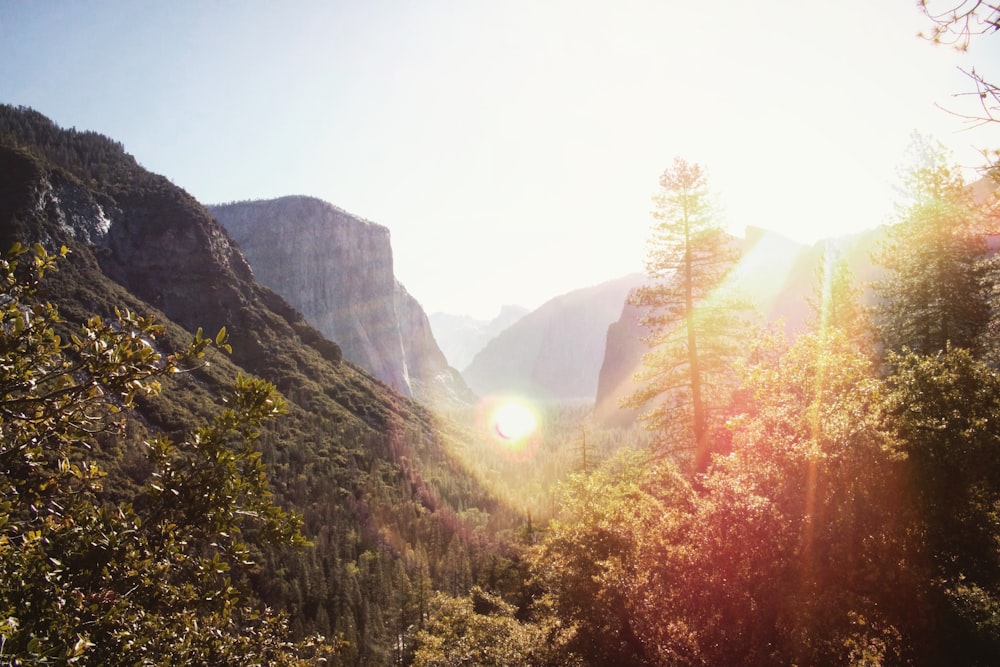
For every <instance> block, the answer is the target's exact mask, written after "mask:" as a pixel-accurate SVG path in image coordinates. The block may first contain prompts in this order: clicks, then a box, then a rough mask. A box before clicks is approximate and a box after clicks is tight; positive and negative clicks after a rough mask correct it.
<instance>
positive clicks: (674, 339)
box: [626, 157, 741, 472]
mask: <svg viewBox="0 0 1000 667" xmlns="http://www.w3.org/2000/svg"><path fill="white" fill-rule="evenodd" d="M660 187H661V189H660V191H659V192H658V193H657V194H656V195H655V196H654V198H653V200H654V202H655V203H656V209H655V211H654V212H653V217H654V218H655V220H656V223H655V225H654V226H653V233H652V236H651V238H650V240H649V243H648V254H647V259H646V271H647V273H648V274H649V276H650V277H651V278H652V279H653V284H652V285H650V286H648V287H644V288H640V289H638V290H636V291H635V292H634V293H633V294H632V297H631V300H632V303H634V304H635V305H638V306H643V307H645V308H646V314H645V316H644V318H643V324H644V325H646V327H647V328H648V329H649V330H650V331H651V332H652V333H651V335H650V336H649V337H648V339H647V341H646V342H647V344H648V345H649V346H650V348H651V349H650V351H649V352H648V353H647V354H646V355H645V357H644V358H643V364H644V369H643V370H642V371H640V372H639V374H638V379H639V380H641V381H645V386H644V387H642V388H641V389H640V390H638V391H637V392H636V393H634V394H633V395H632V396H630V397H629V398H628V399H627V401H626V405H628V406H631V407H639V406H643V405H650V406H651V409H650V411H649V412H648V413H647V414H646V415H645V416H644V419H645V421H646V423H647V426H648V427H649V428H650V429H652V430H654V431H656V432H657V433H658V434H659V435H660V437H659V438H658V442H657V443H656V444H657V446H659V447H662V448H665V449H667V450H669V451H672V452H679V451H685V450H688V451H693V452H694V458H693V463H694V469H695V471H696V472H700V471H704V470H705V468H706V467H707V465H708V462H709V458H710V455H711V441H712V438H711V433H712V430H713V427H714V422H713V416H714V415H715V414H717V412H718V410H717V409H718V408H719V407H720V406H724V405H725V404H726V403H727V402H728V394H729V388H730V385H729V383H728V382H727V378H731V377H732V376H731V369H732V361H733V359H734V357H735V356H736V354H735V352H736V350H737V347H736V343H735V337H736V334H737V333H738V332H739V331H740V329H741V327H740V326H739V321H738V320H739V317H738V315H739V310H740V309H741V305H740V304H739V303H738V302H737V301H736V300H735V299H733V298H731V297H730V296H728V295H727V294H726V293H725V290H724V289H723V281H724V279H725V277H726V275H727V274H728V273H729V271H730V270H731V269H732V268H733V267H734V266H735V264H736V261H737V260H738V258H739V253H738V251H737V249H736V247H735V244H734V242H733V239H732V238H731V237H730V236H729V235H728V234H726V232H725V231H724V230H723V228H722V226H721V225H720V224H719V221H718V215H717V213H716V209H715V207H714V206H713V202H712V199H711V196H710V192H709V189H708V182H707V178H706V176H705V172H704V170H703V169H702V168H701V167H700V166H699V165H698V164H690V163H688V162H686V161H685V160H683V159H681V158H679V157H678V158H675V159H674V163H673V165H672V166H671V167H669V168H668V169H666V170H665V171H664V172H663V175H662V176H661V177H660Z"/></svg>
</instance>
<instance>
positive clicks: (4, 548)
mask: <svg viewBox="0 0 1000 667" xmlns="http://www.w3.org/2000/svg"><path fill="white" fill-rule="evenodd" d="M65 253H66V250H65V248H63V249H62V251H61V253H60V256H61V255H64V254H65ZM57 259H58V257H57V256H53V255H50V254H48V253H47V252H46V251H45V250H44V249H43V248H42V247H41V246H37V245H36V246H35V247H34V248H32V249H31V250H29V249H27V248H24V247H22V246H20V245H15V246H14V247H13V248H12V249H11V251H9V252H8V253H7V255H6V256H5V257H4V258H3V259H2V260H0V655H2V656H3V658H4V660H5V661H7V662H9V664H71V663H72V664H100V665H119V664H121V665H125V664H128V665H136V664H143V665H147V664H148V665H152V664H219V665H244V664H262V663H267V664H301V663H300V660H299V659H298V658H297V657H296V655H295V651H294V650H293V648H294V647H292V645H290V644H288V643H287V640H286V638H285V635H286V630H285V623H284V620H283V619H282V618H281V617H278V616H275V615H273V614H271V613H270V612H268V611H266V610H264V609H261V608H258V607H257V606H256V605H254V604H253V603H252V602H251V601H250V600H249V599H248V598H247V596H246V595H245V593H244V592H243V590H242V585H241V580H242V578H243V575H245V573H246V571H247V570H248V568H249V567H250V566H251V565H252V561H251V553H252V552H253V550H255V549H259V548H261V547H263V546H266V545H269V544H282V543H283V544H292V545H302V544H303V543H304V539H303V537H302V535H301V533H300V532H299V520H298V517H297V516H295V515H293V514H289V513H287V512H285V511H283V510H281V509H280V508H279V507H278V506H276V505H275V504H274V502H273V500H272V498H271V495H270V492H269V491H268V487H267V479H266V474H265V470H264V467H263V465H262V463H261V460H260V455H259V454H258V453H257V452H256V451H255V450H254V448H253V446H252V445H253V440H254V438H256V436H257V433H258V429H259V427H260V425H261V424H262V423H263V421H264V420H266V419H270V418H272V417H274V416H276V415H278V414H280V413H281V412H282V411H283V409H284V404H283V401H282V399H281V398H280V396H278V395H277V394H276V393H275V391H274V387H273V386H272V385H270V384H269V383H267V382H265V381H263V380H257V379H252V378H244V377H239V378H237V380H236V384H235V388H234V391H233V394H232V396H231V397H230V399H229V400H228V407H227V408H226V409H225V410H223V411H222V412H220V413H219V414H218V415H216V417H215V418H214V419H213V420H212V421H211V422H210V423H208V424H207V425H204V426H201V427H199V428H197V429H195V430H194V431H193V433H191V434H190V435H189V436H188V437H187V438H185V439H184V440H182V441H178V442H175V441H173V440H171V439H170V438H167V437H166V436H163V435H158V436H154V437H151V438H150V439H149V440H148V441H147V442H146V443H145V447H146V451H147V460H148V463H147V466H146V468H145V471H146V476H145V478H144V479H140V480H137V481H138V484H137V485H136V486H135V487H133V488H132V489H129V488H128V487H124V488H123V483H122V480H114V484H112V480H111V479H110V478H109V477H108V476H107V475H106V473H105V471H104V470H103V469H102V467H101V465H100V464H99V462H98V461H99V454H100V453H101V451H102V449H103V447H105V446H107V445H108V443H109V442H113V441H118V442H119V443H120V444H122V446H129V445H131V446H136V445H137V444H138V443H134V442H128V441H126V440H125V439H124V438H125V433H126V426H127V424H128V420H129V419H130V414H129V410H130V409H131V408H132V407H133V406H134V404H135V402H136V399H137V398H138V397H139V396H144V397H149V396H155V395H156V394H158V393H159V392H160V389H161V387H160V383H159V380H160V379H161V378H163V377H165V376H167V375H170V374H173V373H177V372H180V371H182V370H184V369H185V368H187V367H190V366H191V365H193V364H194V363H196V360H198V359H199V358H200V357H202V356H203V355H204V354H205V352H206V351H207V350H208V349H209V347H210V346H212V344H213V342H214V344H215V345H216V346H217V347H222V348H226V347H228V346H227V343H226V333H225V330H222V331H220V332H219V335H218V336H217V337H216V338H215V340H214V341H212V340H209V339H206V338H204V337H202V334H201V332H200V331H199V332H198V333H197V334H196V335H195V337H194V339H193V340H192V341H191V343H190V344H189V345H188V346H187V347H186V348H185V349H183V350H181V351H179V352H177V353H175V354H165V353H163V352H161V351H159V350H158V349H157V348H158V346H159V345H160V344H161V343H160V341H159V340H158V337H159V336H160V335H161V334H162V333H163V328H162V327H161V326H159V325H156V324H155V323H154V322H153V321H152V320H151V319H150V318H144V317H139V316H137V315H135V314H133V313H130V312H118V313H117V317H116V318H114V319H112V320H109V321H105V320H103V319H102V318H99V317H93V318H91V319H90V320H89V321H87V322H86V323H85V324H84V325H82V326H80V327H79V328H77V329H76V330H73V329H72V327H70V325H69V324H68V323H66V322H64V321H63V320H62V318H61V317H60V316H59V312H58V310H57V309H56V308H55V307H54V306H53V305H51V304H49V303H46V302H44V301H42V300H41V298H40V291H39V289H40V288H39V284H40V283H39V281H40V280H41V279H42V277H43V276H44V274H45V273H46V272H47V271H50V270H54V269H55V268H56V262H57ZM106 484H107V487H108V488H105V485H106ZM112 486H114V487H115V488H111V487H112Z"/></svg>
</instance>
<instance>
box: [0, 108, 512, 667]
mask: <svg viewBox="0 0 1000 667" xmlns="http://www.w3.org/2000/svg"><path fill="white" fill-rule="evenodd" d="M376 231H377V230H376ZM383 236H385V237H386V243H387V235H386V234H383ZM15 241H17V242H21V243H34V242H39V243H41V244H43V245H44V246H45V247H47V248H49V249H50V250H54V249H58V248H59V247H60V246H61V245H66V246H67V248H68V250H69V254H68V256H67V257H66V258H65V260H63V261H61V262H60V263H59V265H58V270H55V271H50V272H47V273H46V275H45V280H44V285H43V289H44V298H45V300H46V301H48V302H50V303H52V304H54V305H56V306H57V307H58V309H59V312H60V315H61V316H62V317H63V318H64V319H65V324H66V327H68V328H71V329H72V328H74V327H75V326H76V325H78V324H80V323H81V322H83V321H85V320H86V319H87V318H89V317H91V316H92V315H100V316H101V317H103V318H106V319H110V320H113V319H114V318H115V314H114V313H115V310H116V309H128V310H130V311H132V312H135V313H138V314H141V315H150V316H152V317H153V318H154V319H155V320H156V322H157V323H158V324H162V325H163V327H164V329H163V332H162V334H161V335H158V336H157V338H156V340H155V341H154V343H153V344H154V345H155V346H156V347H157V348H159V351H162V352H164V353H169V352H171V351H174V350H177V349H179V348H182V347H183V346H184V345H186V343H187V342H188V341H189V340H190V339H191V336H192V334H193V333H194V332H195V331H196V330H197V329H199V328H203V329H204V331H205V333H207V334H208V335H209V336H214V334H215V332H216V331H217V330H218V329H219V328H220V327H222V326H225V327H226V329H227V331H228V332H229V342H230V343H231V345H232V348H233V349H232V354H231V355H229V354H223V353H221V352H218V351H213V352H211V353H210V354H209V355H208V356H206V358H205V360H204V361H205V363H203V364H198V365H196V366H194V367H192V368H190V369H188V370H187V372H184V373H177V374H175V375H173V376H170V377H166V378H164V379H163V384H164V388H165V390H164V392H163V394H162V395H160V396H140V398H139V399H138V405H137V409H136V410H134V411H130V412H128V413H127V422H126V423H127V428H124V429H122V431H121V432H118V431H115V432H114V433H106V434H102V438H101V440H100V442H99V443H98V444H99V445H100V447H99V448H95V449H94V451H93V456H94V457H95V458H97V460H98V461H99V463H100V464H101V466H102V468H104V470H105V472H107V476H106V477H103V478H102V485H104V487H105V489H106V491H107V497H106V498H104V500H107V501H108V502H109V503H110V502H119V501H124V502H128V501H131V499H132V498H137V500H138V501H140V502H141V501H142V497H141V495H140V496H136V495H135V494H136V493H139V490H137V488H136V486H137V480H138V479H142V478H143V477H144V476H145V475H147V474H148V472H149V470H150V467H149V466H150V465H152V464H151V463H150V461H149V460H148V459H147V450H149V449H150V448H149V447H147V446H146V445H145V444H144V443H145V442H148V441H149V439H150V438H151V436H152V435H155V434H157V433H166V434H168V435H171V436H174V435H181V436H182V435H184V434H190V433H191V431H192V430H193V429H194V428H195V427H196V426H197V425H199V424H204V423H206V422H207V420H208V419H209V418H210V417H211V415H214V414H219V413H220V412H221V411H223V410H224V409H226V408H227V407H229V403H228V401H229V400H230V399H229V398H228V397H229V396H230V395H231V391H230V389H231V387H232V384H233V380H234V378H235V377H236V376H237V375H238V374H241V375H254V376H260V377H263V378H265V379H267V380H269V381H270V382H273V383H274V384H275V385H276V386H277V388H278V390H279V391H280V392H281V393H282V394H283V395H284V397H285V399H286V401H287V408H288V411H287V413H286V414H284V415H282V417H281V418H280V419H278V420H276V421H275V422H273V423H271V422H269V423H267V424H265V425H263V426H262V427H261V428H260V431H259V434H257V435H258V436H259V437H257V438H256V439H255V440H254V444H255V448H256V449H258V450H259V451H260V458H259V459H258V458H252V459H250V461H251V462H252V466H254V467H253V468H249V469H248V472H247V474H250V472H253V474H258V473H259V474H267V476H268V478H269V480H270V482H271V490H272V491H273V493H274V496H275V498H276V500H277V501H278V502H279V503H280V504H281V505H282V506H283V507H286V508H288V509H291V510H295V511H297V512H299V513H300V514H301V515H302V519H303V529H304V532H305V534H306V536H307V537H308V538H309V539H310V540H311V541H312V543H313V544H312V546H310V547H309V548H307V549H305V550H302V551H295V550H281V551H280V552H278V551H273V552H272V551H269V550H268V551H264V552H262V553H255V554H254V560H255V561H257V567H256V569H255V571H254V574H253V577H251V580H248V581H240V582H236V581H234V585H238V586H240V587H241V588H242V587H243V586H244V585H245V586H247V587H252V588H253V590H254V594H255V595H256V596H257V597H259V599H260V602H261V604H262V605H267V606H268V607H270V608H272V609H275V610H280V611H281V612H283V613H286V614H288V617H289V619H290V623H291V624H292V625H293V627H296V628H298V632H300V633H301V634H302V635H303V636H307V635H312V634H314V633H315V634H321V635H324V636H327V637H337V638H339V642H340V643H339V646H338V649H337V650H338V658H340V659H342V661H343V664H358V665H369V664H389V662H390V661H389V659H388V658H387V657H386V658H385V659H381V657H380V656H389V655H392V651H393V650H395V647H396V646H397V643H396V642H398V638H399V637H400V636H402V633H403V632H404V629H405V628H407V627H414V626H415V624H417V623H418V622H420V618H419V617H418V616H419V614H418V612H416V611H414V612H413V613H410V614H407V615H405V616H400V617H399V623H400V626H399V629H397V628H396V626H394V625H391V624H390V623H386V624H384V625H383V624H381V623H371V622H370V619H371V618H372V617H373V614H376V615H378V617H379V618H383V617H384V618H390V613H389V611H388V609H389V607H387V606H385V605H387V604H388V603H387V602H385V601H387V600H394V599H397V598H398V596H400V595H403V594H404V593H403V592H404V591H411V590H416V589H417V587H418V586H422V587H424V589H427V588H428V587H433V588H443V587H444V585H445V583H444V582H445V579H444V577H446V576H449V575H447V574H445V572H446V571H445V570H441V574H440V575H439V574H438V573H437V572H434V571H432V572H430V573H428V571H427V568H426V566H424V568H423V569H420V568H419V567H418V566H417V565H413V566H412V567H411V565H410V564H409V562H408V561H407V560H405V559H403V558H402V557H401V555H402V554H407V553H421V554H426V558H427V559H428V560H430V561H431V562H434V563H442V562H445V558H446V557H445V549H447V550H448V552H447V553H448V554H450V555H449V556H448V558H453V559H456V562H459V563H465V565H466V568H467V569H466V572H467V573H469V572H470V571H469V569H468V568H469V563H470V562H471V563H486V562H493V561H488V559H487V558H486V557H485V556H483V557H481V555H480V553H481V552H483V553H485V550H486V549H487V548H488V547H487V542H485V541H483V540H481V539H479V538H478V536H477V537H476V538H474V539H473V538H472V537H471V536H472V535H473V530H472V524H471V522H467V521H466V519H465V518H464V512H465V510H469V511H470V515H474V516H476V517H480V516H490V517H491V520H494V518H497V520H499V521H501V522H504V524H503V525H510V524H511V523H512V521H513V518H512V517H513V514H512V513H511V512H510V511H509V510H508V509H507V508H506V506H503V505H502V504H501V503H499V502H498V501H497V500H496V499H495V498H494V497H493V496H492V495H491V494H490V493H489V492H488V491H487V490H486V489H485V488H484V487H481V486H480V485H479V483H478V482H477V481H476V480H475V479H474V478H472V477H471V476H469V475H468V473H467V472H466V470H465V468H464V467H463V466H462V462H461V461H460V460H459V459H457V458H456V457H455V456H453V454H452V451H453V448H455V447H457V446H459V442H458V441H457V438H459V437H460V436H461V435H462V433H461V432H460V431H458V430H453V431H451V432H443V431H440V430H439V429H438V426H437V425H438V423H439V420H438V419H437V418H436V417H435V416H434V415H432V414H431V413H430V412H429V411H428V410H427V409H426V408H425V407H424V406H422V405H420V404H418V403H416V402H414V401H412V400H410V399H408V398H406V397H404V396H401V395H400V394H399V393H397V392H395V391H392V390H391V389H389V388H388V387H386V386H385V385H384V384H383V383H381V382H378V381H377V380H376V379H375V378H373V377H372V375H371V374H370V373H369V372H368V371H366V370H365V369H362V368H360V367H358V366H357V365H355V364H353V363H351V362H350V361H349V360H346V359H343V358H342V357H341V353H340V349H339V347H338V346H337V345H336V344H335V343H333V342H332V341H330V340H328V339H327V338H325V337H324V336H323V335H322V334H321V333H320V332H319V331H317V330H316V329H315V328H314V327H313V326H311V325H310V324H309V323H308V322H306V321H305V319H304V318H303V316H302V315H301V313H299V312H298V311H297V310H296V309H295V308H293V307H292V306H290V305H289V304H288V303H287V302H286V301H285V300H283V299H282V298H281V297H280V296H279V295H278V294H276V293H275V292H274V291H273V290H271V289H270V288H268V287H266V286H264V285H261V284H260V283H259V282H257V281H255V280H254V277H253V273H252V271H251V268H250V265H249V264H248V263H247V261H246V260H245V258H244V255H243V254H242V253H241V252H240V249H239V248H238V247H237V245H236V244H235V243H234V241H233V239H232V238H231V237H230V235H229V234H228V233H227V232H226V230H225V229H224V228H223V227H221V226H220V225H219V224H218V222H217V221H216V220H215V219H213V217H212V216H211V215H210V214H209V213H208V212H207V211H206V210H205V208H204V207H203V206H202V205H201V204H200V203H199V202H197V201H196V200H195V199H194V198H193V197H191V196H190V195H189V194H188V193H186V192H184V191H183V190H182V189H180V188H178V187H176V186H175V185H173V184H172V183H171V182H170V181H169V180H168V179H167V178H165V177H163V176H159V175H156V174H152V173H150V172H148V171H146V170H145V169H143V168H142V167H141V166H140V165H139V164H138V162H137V161H136V160H135V159H134V158H133V157H132V156H131V155H128V154H127V153H125V151H124V148H123V146H122V145H121V144H120V143H117V142H114V141H112V140H111V139H108V138H107V137H104V136H102V135H99V134H96V133H93V132H85V131H84V132H80V131H76V130H65V129H62V128H59V127H58V126H56V125H55V124H54V123H52V122H51V121H50V120H49V119H47V118H45V117H44V116H42V115H41V114H39V113H37V112H35V111H32V110H30V109H26V108H18V107H11V106H7V105H0V246H2V248H8V247H10V245H11V244H12V243H14V242H15ZM372 242H373V243H374V242H375V241H372ZM373 279H374V277H373ZM388 289H389V290H390V295H391V298H392V299H395V301H394V302H391V303H390V308H391V307H392V303H395V307H396V308H397V310H399V311H400V312H401V313H403V315H402V319H404V320H406V321H408V322H410V324H408V325H407V326H409V327H411V329H413V328H415V327H417V326H418V325H419V320H420V318H421V312H422V311H419V312H418V311H409V310H407V308H408V307H409V305H412V304H411V301H412V300H410V299H408V297H406V296H404V293H403V292H401V291H397V288H396V285H395V282H394V281H391V279H390V282H389V283H388ZM397 295H398V299H397ZM414 320H416V321H417V323H416V324H414V323H413V321H414ZM415 367H417V365H416V364H415V362H413V361H412V360H411V365H410V368H415ZM420 372H423V370H420ZM124 415H125V413H123V416H124ZM104 435H107V436H108V437H107V438H106V439H105V438H104V437H103V436H104ZM105 442H107V445H108V447H107V449H105V448H104V444H105ZM89 456H90V453H87V454H86V455H85V457H89ZM261 462H263V463H264V464H265V465H266V472H265V471H262V470H261V469H260V468H258V467H257V466H259V465H260V464H261ZM248 465H251V464H250V463H248ZM135 475H138V476H135ZM139 486H140V487H141V484H139ZM476 521H479V519H478V518H477V519H476ZM477 525H478V524H477ZM477 535H478V533H477ZM386 536H392V539H387V537H386ZM129 539H131V538H129ZM123 548H124V547H123ZM99 551H100V553H98V551H97V550H95V551H94V552H93V554H92V556H88V559H89V558H91V557H93V558H103V559H112V558H117V556H116V554H117V552H118V548H117V547H116V548H115V550H104V549H101V550H99ZM255 551H256V550H255ZM473 552H475V553H473ZM97 562H98V564H97V565H88V566H87V567H88V568H91V567H92V568H96V569H93V570H89V571H92V572H100V571H101V563H100V561H97ZM425 562H426V561H425ZM327 564H330V565H329V566H328V565H327ZM334 564H335V565H334ZM77 566H78V564H75V563H74V564H68V565H67V568H72V567H77ZM472 567H473V568H476V566H475V565H474V566H472ZM69 571H72V570H69ZM369 571H370V572H374V573H378V576H376V577H367V576H366V575H365V574H364V573H365V572H369ZM390 572H391V573H392V574H391V576H389V574H388V573H390ZM382 573H385V576H382ZM467 576H470V577H472V578H473V580H478V579H479V577H480V573H479V572H478V571H477V570H476V569H472V570H471V574H467ZM88 578H89V577H88ZM74 585H76V584H74ZM93 585H94V586H96V587H103V586H105V584H104V583H103V582H102V581H100V579H97V580H96V582H95V583H94V584H93ZM91 590H95V589H91ZM100 590H102V591H104V592H107V591H108V590H112V591H113V590H114V589H113V588H112V589H108V588H101V589H100ZM122 590H124V589H122ZM347 590H350V591H354V593H353V594H352V596H351V599H350V600H347V599H346V598H345V597H344V596H343V591H347ZM407 594H408V593H407ZM88 604H89V603H88ZM94 604H95V605H116V604H117V603H116V602H115V598H114V596H113V595H112V596H110V597H109V596H104V595H103V594H102V596H100V598H98V596H96V595H95V596H94ZM398 611H399V610H398V609H397V610H395V611H393V612H392V614H393V618H396V614H397V612H398Z"/></svg>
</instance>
